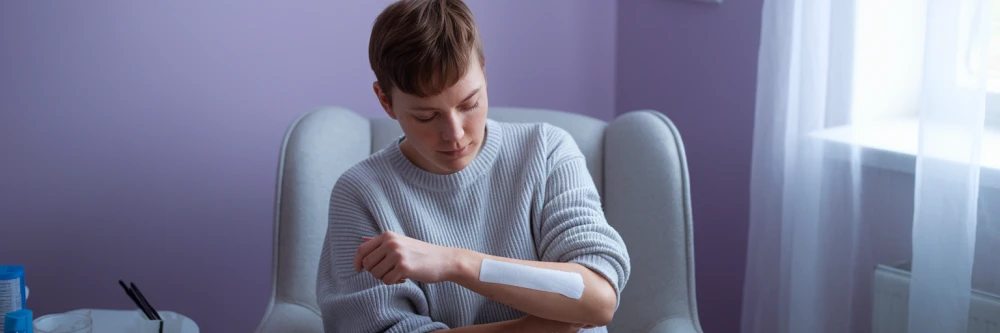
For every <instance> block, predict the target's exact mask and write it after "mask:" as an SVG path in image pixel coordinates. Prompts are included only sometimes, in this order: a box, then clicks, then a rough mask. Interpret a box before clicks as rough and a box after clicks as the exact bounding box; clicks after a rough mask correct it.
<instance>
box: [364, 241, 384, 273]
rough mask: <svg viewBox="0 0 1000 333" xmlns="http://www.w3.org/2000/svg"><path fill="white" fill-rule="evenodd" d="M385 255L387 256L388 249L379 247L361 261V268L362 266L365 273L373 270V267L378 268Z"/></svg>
mask: <svg viewBox="0 0 1000 333" xmlns="http://www.w3.org/2000/svg"><path fill="white" fill-rule="evenodd" d="M387 254H389V249H388V248H386V247H385V246H379V248H377V249H375V251H372V253H369V254H368V256H366V257H365V258H364V259H361V266H363V267H364V268H365V270H366V271H369V272H371V271H372V269H375V266H378V264H379V263H380V262H382V260H383V259H385V256H386V255H387Z"/></svg>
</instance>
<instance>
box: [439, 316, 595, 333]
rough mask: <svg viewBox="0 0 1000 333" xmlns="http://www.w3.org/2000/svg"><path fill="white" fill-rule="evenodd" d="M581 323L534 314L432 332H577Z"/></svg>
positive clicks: (581, 326)
mask: <svg viewBox="0 0 1000 333" xmlns="http://www.w3.org/2000/svg"><path fill="white" fill-rule="evenodd" d="M581 328H583V325H579V324H570V323H564V322H559V321H554V320H549V319H544V318H539V317H535V316H531V315H528V316H525V317H522V318H520V319H514V320H508V321H501V322H497V323H490V324H482V325H472V326H465V327H458V328H452V329H447V330H440V331H434V333H494V332H497V333H501V332H545V333H562V332H566V333H570V332H577V331H579V330H580V329H581Z"/></svg>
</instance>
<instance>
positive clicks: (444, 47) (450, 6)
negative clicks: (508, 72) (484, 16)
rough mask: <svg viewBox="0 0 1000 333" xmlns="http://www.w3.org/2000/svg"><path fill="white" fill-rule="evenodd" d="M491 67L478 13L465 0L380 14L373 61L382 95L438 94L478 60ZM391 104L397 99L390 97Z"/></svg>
mask: <svg viewBox="0 0 1000 333" xmlns="http://www.w3.org/2000/svg"><path fill="white" fill-rule="evenodd" d="M473 52H475V56H477V57H478V58H479V59H478V60H479V65H480V66H483V67H485V66H486V57H485V56H484V54H483V45H482V42H481V41H480V37H479V28H477V27H476V22H475V19H474V18H473V16H472V11H470V10H469V8H468V7H467V6H466V5H465V3H464V2H462V1H461V0H400V1H398V2H395V3H393V4H391V5H389V6H388V7H386V8H385V10H383V11H382V13H381V14H379V16H378V18H376V19H375V24H374V26H373V27H372V35H371V39H370V40H369V43H368V61H369V62H370V63H371V66H372V71H374V72H375V78H376V80H378V83H379V86H380V87H381V88H382V91H383V92H385V94H386V95H387V96H388V95H389V92H390V91H391V89H392V87H396V88H397V89H399V91H402V92H404V93H407V94H410V95H415V96H418V97H428V96H434V95H437V94H439V93H441V92H442V91H444V90H445V89H447V88H448V87H451V86H452V85H454V84H455V83H457V82H458V80H460V79H461V78H462V77H463V76H465V74H466V71H467V70H468V68H469V64H470V63H471V61H472V60H473V58H472V57H473ZM390 100H391V98H390Z"/></svg>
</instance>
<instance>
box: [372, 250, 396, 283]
mask: <svg viewBox="0 0 1000 333" xmlns="http://www.w3.org/2000/svg"><path fill="white" fill-rule="evenodd" d="M373 254H374V253H373ZM395 266H396V261H395V260H393V256H392V255H391V254H387V255H386V256H385V258H383V259H382V261H381V262H379V263H378V265H375V267H373V268H372V269H371V272H372V275H374V276H375V278H376V279H379V280H382V278H383V277H385V274H386V273H389V271H391V270H392V268H393V267H395ZM386 281H395V280H386ZM386 284H388V283H386Z"/></svg>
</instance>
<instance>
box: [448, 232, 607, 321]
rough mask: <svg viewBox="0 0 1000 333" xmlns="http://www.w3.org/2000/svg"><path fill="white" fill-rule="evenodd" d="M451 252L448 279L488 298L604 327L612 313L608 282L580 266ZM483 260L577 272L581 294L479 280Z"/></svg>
mask: <svg viewBox="0 0 1000 333" xmlns="http://www.w3.org/2000/svg"><path fill="white" fill-rule="evenodd" d="M454 251H455V252H454V256H455V260H454V262H455V270H454V273H453V274H452V276H450V277H449V280H450V281H452V282H455V283H457V284H459V285H461V286H463V287H465V288H466V289H469V290H472V291H473V292H476V293H478V294H480V295H483V296H485V297H487V298H489V299H492V300H494V301H497V302H500V303H503V304H506V305H507V306H510V307H512V308H515V309H518V310H520V311H522V312H524V313H527V314H529V315H534V316H538V317H541V318H545V319H550V320H554V321H558V322H564V323H573V324H580V325H581V326H583V325H585V326H605V325H607V324H608V323H610V322H611V318H612V317H613V316H614V311H615V308H616V306H617V295H616V294H615V290H614V288H613V287H612V286H611V283H609V282H608V280H606V279H605V278H604V277H602V276H601V275H600V274H597V273H595V272H594V271H592V270H590V269H588V268H586V267H584V266H582V265H579V264H575V263H556V262H544V261H529V260H518V259H510V258H503V257H497V256H491V255H487V254H482V253H478V252H475V251H470V250H465V249H457V248H456V249H454ZM483 259H491V260H497V261H504V262H510V263H515V264H521V265H527V266H532V267H539V268H547V269H554V270H560V271H566V272H574V273H579V274H580V275H581V276H582V277H583V284H584V288H583V295H582V296H581V297H580V298H579V299H573V298H569V297H566V296H563V295H561V294H557V293H551V292H547V291H540V290H534V289H528V288H521V287H515V286H510V285H504V284H496V283H487V282H482V281H480V279H479V272H480V269H481V267H482V262H483Z"/></svg>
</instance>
